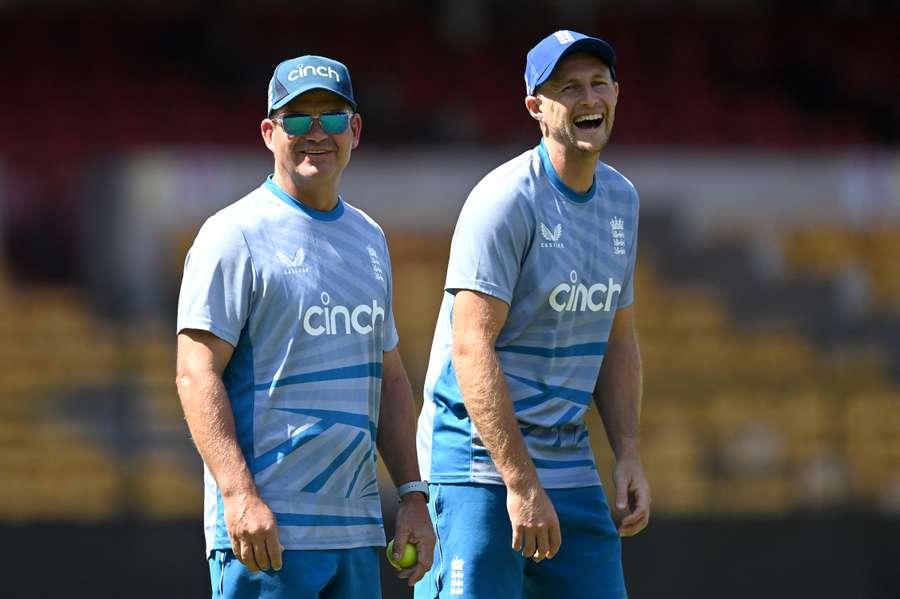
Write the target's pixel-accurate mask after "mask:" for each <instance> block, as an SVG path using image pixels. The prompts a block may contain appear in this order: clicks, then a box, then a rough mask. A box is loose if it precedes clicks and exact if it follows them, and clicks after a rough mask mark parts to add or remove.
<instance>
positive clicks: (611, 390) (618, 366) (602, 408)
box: [594, 334, 642, 459]
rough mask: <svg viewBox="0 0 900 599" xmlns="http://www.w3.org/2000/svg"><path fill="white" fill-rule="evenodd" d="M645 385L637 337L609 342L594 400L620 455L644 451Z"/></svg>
mask: <svg viewBox="0 0 900 599" xmlns="http://www.w3.org/2000/svg"><path fill="white" fill-rule="evenodd" d="M641 386H642V375H641V356H640V350H639V349H638V344H637V338H636V337H635V336H634V335H633V334H632V335H626V336H623V337H622V338H621V339H617V340H616V341H615V342H614V343H610V344H609V345H608V346H607V353H606V355H605V356H604V359H603V367H602V369H601V371H600V376H599V377H598V379H597V386H596V388H595V389H594V402H595V403H596V404H597V409H598V410H599V412H600V417H601V418H602V419H603V425H604V427H605V429H606V436H607V438H608V439H609V444H610V447H612V450H613V453H615V455H616V458H617V459H623V458H626V457H637V456H638V455H639V453H640V419H641Z"/></svg>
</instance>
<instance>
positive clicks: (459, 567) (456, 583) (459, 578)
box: [450, 556, 465, 595]
mask: <svg viewBox="0 0 900 599" xmlns="http://www.w3.org/2000/svg"><path fill="white" fill-rule="evenodd" d="M464 565H465V562H464V561H463V559H462V558H461V557H459V556H457V557H454V558H453V561H451V562H450V594H451V595H462V594H463V566H464Z"/></svg>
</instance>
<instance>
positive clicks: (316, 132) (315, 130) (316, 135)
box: [304, 119, 328, 142]
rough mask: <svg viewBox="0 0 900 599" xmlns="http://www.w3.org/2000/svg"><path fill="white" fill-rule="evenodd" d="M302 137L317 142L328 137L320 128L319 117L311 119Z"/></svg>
mask: <svg viewBox="0 0 900 599" xmlns="http://www.w3.org/2000/svg"><path fill="white" fill-rule="evenodd" d="M304 138H305V139H307V140H308V141H316V142H318V141H324V140H326V139H328V134H327V133H325V130H324V129H322V124H321V123H320V122H319V119H313V122H312V126H311V127H310V128H309V131H308V132H307V133H306V135H305V136H304Z"/></svg>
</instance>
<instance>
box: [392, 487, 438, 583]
mask: <svg viewBox="0 0 900 599" xmlns="http://www.w3.org/2000/svg"><path fill="white" fill-rule="evenodd" d="M407 543H411V544H413V545H415V547H416V557H417V559H418V561H417V563H416V565H415V566H413V567H412V568H407V569H405V570H400V572H399V573H398V574H397V576H398V577H399V578H406V579H407V580H408V584H409V586H414V585H415V584H416V582H418V581H419V580H420V579H421V578H422V577H423V576H425V574H426V573H427V572H428V570H430V569H431V564H432V562H433V561H434V543H435V538H434V529H433V528H432V526H431V517H430V516H429V515H428V504H427V503H426V501H425V496H424V495H422V494H421V493H415V492H413V493H407V494H406V495H404V496H403V497H402V498H401V499H400V507H399V508H398V509H397V521H396V527H395V533H394V552H395V556H394V559H399V557H400V555H403V548H404V547H406V544H407ZM398 551H399V552H400V555H396V552H398Z"/></svg>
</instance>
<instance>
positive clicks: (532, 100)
mask: <svg viewBox="0 0 900 599" xmlns="http://www.w3.org/2000/svg"><path fill="white" fill-rule="evenodd" d="M541 108H542V106H541V99H540V98H539V97H537V96H526V97H525V110H527V111H528V114H530V115H531V118H533V119H534V120H536V121H538V122H540V121H542V120H544V113H543V112H542V111H541Z"/></svg>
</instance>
